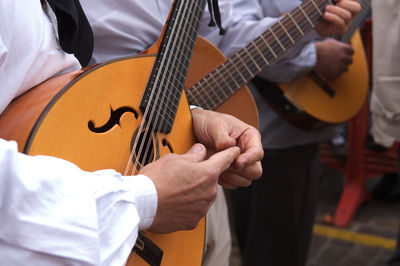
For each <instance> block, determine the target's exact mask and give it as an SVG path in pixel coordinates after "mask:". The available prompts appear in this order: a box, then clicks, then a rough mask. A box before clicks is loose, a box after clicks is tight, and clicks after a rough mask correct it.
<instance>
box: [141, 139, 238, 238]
mask: <svg viewBox="0 0 400 266" xmlns="http://www.w3.org/2000/svg"><path fill="white" fill-rule="evenodd" d="M239 153H240V149H239V148H238V147H232V148H229V149H226V150H223V151H221V152H219V153H216V154H214V155H213V156H211V157H210V158H209V159H207V160H206V148H205V147H204V146H203V145H202V144H195V145H194V146H193V147H192V148H191V149H190V150H189V151H188V152H187V153H186V154H183V155H178V154H167V155H164V156H163V157H161V158H160V159H159V160H157V161H155V162H152V163H150V164H148V165H146V166H145V167H143V169H142V170H141V171H140V173H141V174H144V175H146V176H148V177H149V178H150V179H152V181H153V183H154V185H155V187H156V190H157V196H158V205H157V212H156V216H155V217H154V221H153V224H152V225H151V227H150V229H149V230H150V231H152V232H154V233H170V232H174V231H177V230H189V229H193V228H195V227H196V226H197V224H198V222H199V220H200V218H201V217H203V216H204V215H206V213H207V211H208V209H209V207H210V206H211V204H212V203H213V201H214V200H215V197H216V195H217V182H218V178H219V176H220V175H221V173H222V172H223V171H225V170H226V169H227V168H228V167H229V166H230V165H231V164H232V162H233V161H235V160H236V159H237V158H238V156H239Z"/></svg>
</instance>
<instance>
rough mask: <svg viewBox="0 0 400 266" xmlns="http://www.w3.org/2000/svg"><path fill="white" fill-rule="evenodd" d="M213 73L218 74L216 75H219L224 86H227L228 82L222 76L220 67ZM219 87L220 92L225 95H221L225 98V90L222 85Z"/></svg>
mask: <svg viewBox="0 0 400 266" xmlns="http://www.w3.org/2000/svg"><path fill="white" fill-rule="evenodd" d="M215 73H216V74H218V75H219V76H220V77H221V79H222V81H223V82H224V84H225V86H227V87H229V82H227V81H226V79H225V78H224V76H223V75H222V74H221V71H220V68H217V69H216V70H215ZM220 88H221V91H222V93H223V94H224V96H225V97H223V98H226V96H227V95H226V93H225V91H224V90H223V89H222V87H220Z"/></svg>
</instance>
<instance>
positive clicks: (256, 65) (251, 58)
mask: <svg viewBox="0 0 400 266" xmlns="http://www.w3.org/2000/svg"><path fill="white" fill-rule="evenodd" d="M243 50H244V51H246V53H247V54H248V55H249V58H250V60H251V61H253V64H254V66H255V67H256V68H257V70H258V71H261V67H260V66H259V65H258V64H257V62H256V60H254V58H253V56H252V55H251V54H250V53H249V51H248V50H247V49H246V47H245V48H244V49H243Z"/></svg>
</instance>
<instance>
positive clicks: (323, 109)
mask: <svg viewBox="0 0 400 266" xmlns="http://www.w3.org/2000/svg"><path fill="white" fill-rule="evenodd" d="M359 3H360V5H361V11H360V13H359V14H358V15H357V16H356V17H355V18H354V19H353V22H352V24H351V25H350V26H349V28H348V30H347V31H346V32H345V33H344V34H342V35H340V36H337V37H336V39H337V40H339V41H341V42H345V43H351V45H352V46H353V48H354V51H355V52H354V55H353V63H352V64H351V65H350V66H349V69H348V71H347V72H345V73H343V74H342V75H341V76H340V77H339V78H336V79H325V78H324V77H322V76H320V75H319V74H318V73H316V72H314V71H311V72H310V73H308V74H306V75H304V76H302V77H300V78H295V79H294V80H293V81H291V82H290V83H281V84H279V87H280V89H281V90H282V91H283V94H284V95H285V97H286V98H287V99H288V100H289V101H290V102H291V103H292V104H293V106H292V107H293V108H292V109H291V110H290V111H289V112H288V111H285V109H282V108H281V106H280V105H278V104H274V103H273V102H271V101H269V103H270V104H271V105H274V107H275V108H279V109H281V110H280V113H281V115H282V117H284V118H286V120H288V121H289V122H292V124H293V125H295V126H298V127H299V128H303V129H306V130H313V129H319V128H325V127H326V126H330V125H337V124H340V123H344V122H346V121H348V120H350V119H351V118H352V117H353V116H355V115H356V114H357V112H358V111H359V110H360V109H361V107H362V106H363V104H364V102H365V100H366V98H367V95H368V86H369V77H368V64H367V60H366V56H365V51H364V46H363V43H362V40H361V35H360V31H359V27H360V26H361V25H362V23H363V22H364V20H365V18H366V17H367V16H368V14H369V12H370V10H371V3H370V0H359ZM256 82H257V81H256ZM258 82H260V81H258ZM278 112H279V111H278ZM296 117H297V119H295V118H296ZM299 117H302V119H299Z"/></svg>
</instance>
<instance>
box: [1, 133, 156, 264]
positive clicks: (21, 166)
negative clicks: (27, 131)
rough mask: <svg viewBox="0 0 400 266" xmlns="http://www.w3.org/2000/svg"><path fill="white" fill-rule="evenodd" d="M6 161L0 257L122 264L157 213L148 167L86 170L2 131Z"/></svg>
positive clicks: (4, 259) (7, 260)
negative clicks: (33, 151)
mask: <svg viewBox="0 0 400 266" xmlns="http://www.w3.org/2000/svg"><path fill="white" fill-rule="evenodd" d="M0 169H1V171H0V217H1V219H0V265H22V264H23V263H26V262H27V261H29V263H30V264H31V265H55V264H65V265H113V264H116V265H123V263H124V262H125V261H126V259H127V257H128V255H129V253H130V251H131V249H132V247H133V246H134V243H135V241H136V238H137V234H138V230H139V229H146V228H148V227H149V226H150V225H151V223H152V221H153V218H154V215H155V213H156V209H157V193H156V189H155V187H154V184H153V183H152V181H151V180H150V179H149V178H147V177H146V176H143V175H137V176H132V177H124V176H121V175H120V174H119V173H117V172H115V171H114V170H102V171H97V172H95V173H89V172H85V171H82V170H81V169H79V168H78V167H77V166H75V165H74V164H72V163H69V162H67V161H65V160H62V159H58V158H53V157H48V156H28V155H25V154H21V153H19V152H18V151H17V145H16V143H15V142H12V141H11V142H7V141H5V140H2V139H0ZM27 258H29V260H26V259H27Z"/></svg>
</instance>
